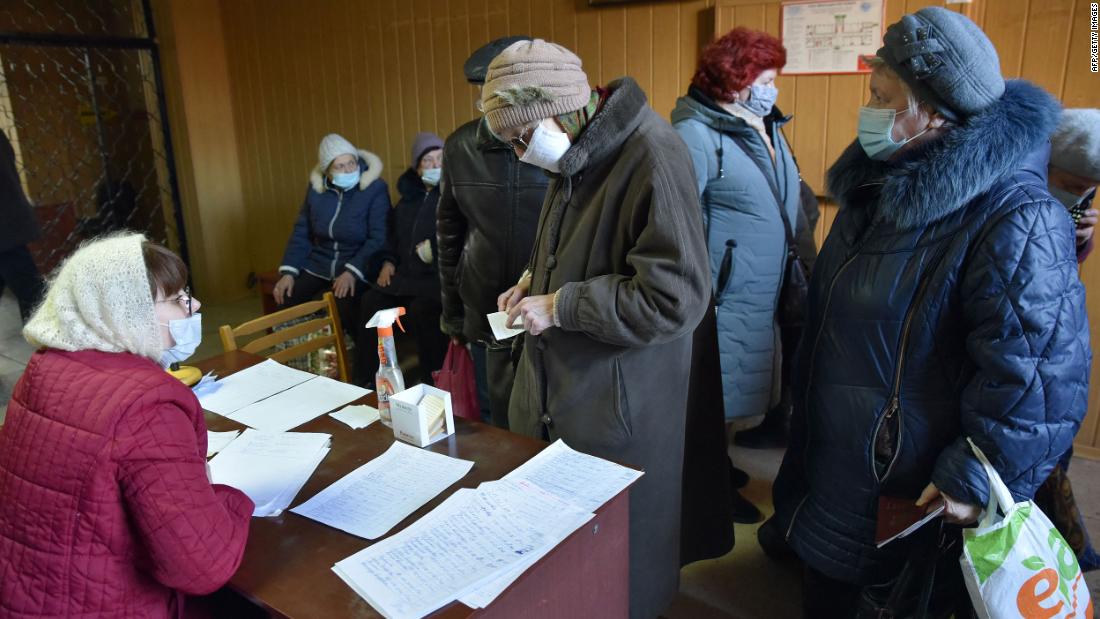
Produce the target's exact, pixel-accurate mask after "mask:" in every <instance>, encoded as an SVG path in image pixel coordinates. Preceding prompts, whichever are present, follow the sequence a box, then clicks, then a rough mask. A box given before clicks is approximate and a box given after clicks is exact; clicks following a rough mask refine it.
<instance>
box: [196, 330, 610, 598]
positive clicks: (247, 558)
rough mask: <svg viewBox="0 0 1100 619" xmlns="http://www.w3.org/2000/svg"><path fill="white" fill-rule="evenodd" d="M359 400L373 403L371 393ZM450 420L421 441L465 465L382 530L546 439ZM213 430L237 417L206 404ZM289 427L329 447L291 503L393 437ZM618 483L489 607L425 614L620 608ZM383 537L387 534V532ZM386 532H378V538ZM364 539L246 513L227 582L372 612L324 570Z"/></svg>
mask: <svg viewBox="0 0 1100 619" xmlns="http://www.w3.org/2000/svg"><path fill="white" fill-rule="evenodd" d="M262 360H263V359H262V358H261V357H258V356H256V355H252V354H249V353H246V352H243V351H234V352H230V353H225V354H223V355H219V356H217V357H213V358H211V359H207V360H205V361H202V362H200V363H196V364H195V365H196V366H198V367H199V368H200V369H202V371H203V372H204V373H205V372H208V371H210V370H213V371H215V372H216V373H217V374H218V376H221V377H224V376H227V375H229V374H232V373H233V372H236V371H238V370H241V369H244V368H246V367H249V366H251V365H255V364H256V363H259V362H260V361H262ZM358 403H361V404H370V405H372V406H374V405H376V403H377V400H376V398H375V395H374V394H373V393H372V394H370V395H368V396H367V397H365V398H363V399H362V400H360V401H359V402H358ZM455 421H456V423H457V429H456V431H455V434H454V435H453V436H450V437H447V438H446V439H443V440H441V441H439V442H437V443H435V444H433V445H431V446H429V447H428V448H427V449H431V450H432V451H435V452H438V453H442V454H446V455H449V456H453V457H455V458H462V459H464V460H472V461H473V462H474V467H473V468H472V469H471V470H470V472H469V473H468V474H467V475H466V476H465V477H463V478H462V479H461V480H459V482H458V483H457V484H455V485H453V486H451V487H450V488H448V489H446V490H444V491H443V492H442V493H441V494H440V495H439V496H438V497H436V498H435V499H433V500H432V501H429V502H428V504H427V505H425V506H424V507H422V508H420V509H419V510H417V511H416V512H414V513H413V514H412V515H411V516H409V517H408V518H406V519H405V520H404V521H402V522H401V523H400V524H398V525H397V526H396V527H394V528H393V530H391V531H390V533H389V535H392V534H393V533H396V532H398V531H400V530H402V529H404V528H405V527H406V526H408V525H409V524H411V523H412V522H414V521H416V520H417V519H419V518H420V517H421V516H424V515H425V514H427V513H428V512H429V511H431V510H432V509H434V508H435V507H436V506H437V505H439V503H441V502H442V501H443V500H444V499H445V498H447V497H448V496H450V495H451V493H453V492H454V491H455V490H457V489H458V488H476V487H477V486H478V484H480V483H481V482H483V481H492V480H495V479H500V478H501V477H503V476H504V475H506V474H507V473H509V472H510V471H511V470H512V469H514V468H516V467H517V466H519V465H520V464H523V463H524V462H526V461H527V460H529V459H530V458H531V457H532V456H534V455H535V454H537V453H538V452H539V451H541V450H542V449H543V448H544V447H546V443H544V442H542V441H537V440H534V439H530V438H527V437H523V436H520V435H518V434H513V433H511V432H506V431H503V430H500V429H497V428H494V427H492V426H488V425H485V424H481V423H476V422H469V421H466V420H463V419H455ZM206 423H207V426H208V427H209V428H210V429H211V430H214V431H225V430H239V429H241V428H242V427H243V426H241V425H240V424H238V423H236V422H234V421H232V420H230V419H226V418H225V417H221V416H219V415H215V414H213V413H210V412H207V413H206ZM295 431H300V432H325V433H328V434H331V435H332V450H331V451H330V452H329V454H328V456H327V457H326V458H325V460H324V461H323V462H322V463H321V465H320V466H319V467H318V468H317V471H316V472H315V473H314V474H313V476H312V477H310V479H309V481H308V482H307V483H306V485H305V487H304V488H303V489H302V491H301V492H299V493H298V496H297V497H296V498H295V499H294V501H293V502H292V503H291V505H292V506H294V505H299V504H301V503H303V502H304V501H305V500H307V499H308V498H310V497H312V496H313V495H315V494H317V493H318V492H320V491H321V490H322V489H324V488H326V487H328V486H329V485H330V484H332V483H333V482H335V481H336V480H338V479H340V478H341V477H343V476H344V475H347V474H348V473H350V472H351V471H353V470H354V469H356V468H358V467H359V466H361V465H363V464H364V463H366V462H367V461H369V460H371V459H373V458H375V457H377V456H379V455H381V454H382V452H384V451H385V450H386V449H388V448H389V446H390V445H391V444H392V443H393V442H394V438H393V432H392V431H391V430H390V429H389V428H387V427H386V426H384V425H382V424H381V423H378V422H376V423H374V424H371V426H370V427H368V428H365V429H363V430H352V429H351V428H349V427H347V426H345V425H344V424H342V423H340V422H339V421H336V420H335V419H332V418H331V417H329V416H328V415H323V416H321V417H318V418H317V419H314V420H313V421H311V422H309V423H307V424H304V425H302V426H300V427H298V428H295ZM628 492H629V490H625V491H623V492H622V493H620V494H619V495H618V496H616V497H615V498H613V499H612V500H610V501H608V502H607V503H605V504H604V505H603V507H601V508H600V509H599V510H597V511H596V517H595V518H593V519H592V520H591V521H590V522H588V524H586V525H584V526H582V527H581V528H580V529H578V530H577V531H574V532H573V534H572V535H570V536H569V537H568V538H566V539H565V541H563V542H562V543H561V544H559V545H558V546H557V547H556V548H555V549H554V550H552V551H551V552H550V553H549V554H547V555H546V556H545V557H543V558H542V560H540V561H539V562H538V563H536V564H535V565H534V566H533V567H531V569H529V570H527V572H525V573H524V574H523V575H522V576H521V577H520V578H519V579H518V580H517V581H516V582H515V583H513V584H512V586H511V587H509V588H508V590H507V591H505V592H504V593H503V594H501V595H500V597H498V598H497V599H496V601H495V602H493V604H492V605H490V606H489V608H486V609H480V610H473V609H470V608H469V607H467V606H465V605H462V604H459V603H457V602H455V603H452V604H450V605H449V606H447V607H445V608H443V609H441V610H439V611H438V612H436V613H434V614H432V615H431V616H432V617H439V618H447V619H453V618H459V617H479V618H481V617H486V618H489V617H494V618H495V617H500V618H509V619H510V618H515V617H525V618H526V617H530V618H536V619H541V618H544V617H545V618H546V619H556V618H559V617H578V618H580V617H601V618H604V617H606V618H608V619H611V618H615V617H626V616H627V615H628V603H629V600H628V586H627V585H628V578H629V572H628V560H629V519H628V511H627V507H628ZM387 537H388V536H387ZM382 539H385V538H382ZM371 543H372V542H370V541H369V540H365V539H361V538H358V537H355V536H354V535H351V534H348V533H345V532H343V531H339V530H337V529H333V528H331V527H328V526H325V525H323V524H321V523H319V522H316V521H313V520H310V519H308V518H305V517H303V516H299V515H298V514H293V513H290V512H289V511H285V512H283V513H282V514H281V515H279V516H278V517H275V518H253V519H252V523H251V527H250V528H249V536H248V544H247V546H246V548H245V553H244V560H243V561H242V563H241V567H240V569H238V570H237V573H236V574H235V575H234V576H233V578H232V579H231V580H230V581H229V586H230V587H231V588H233V589H234V590H236V591H237V592H238V593H240V594H242V595H244V596H245V597H247V598H248V599H249V600H251V601H252V602H254V603H256V604H258V605H259V606H261V607H263V608H264V609H265V610H267V611H269V612H271V613H272V614H274V615H276V616H284V617H294V618H301V617H379V616H380V615H379V614H378V613H377V612H376V611H375V610H374V608H372V607H371V606H370V605H369V604H367V602H366V601H365V600H363V599H362V598H360V597H359V596H358V595H357V594H356V593H355V592H354V591H352V590H351V588H350V587H348V586H347V585H346V584H344V582H343V581H342V580H340V578H339V577H337V576H336V574H334V573H333V572H332V566H333V565H334V564H335V563H336V562H337V561H340V560H342V559H345V558H347V557H349V556H351V555H352V554H354V553H356V552H358V551H360V550H362V549H363V548H366V547H367V546H370V545H371Z"/></svg>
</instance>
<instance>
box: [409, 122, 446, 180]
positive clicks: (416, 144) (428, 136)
mask: <svg viewBox="0 0 1100 619" xmlns="http://www.w3.org/2000/svg"><path fill="white" fill-rule="evenodd" d="M441 148H443V139H442V138H440V137H439V136H438V135H436V134H434V133H428V132H427V131H421V132H420V133H418V134H416V136H415V137H413V143H412V151H411V152H412V169H414V170H415V169H416V167H417V166H418V165H420V159H421V158H422V157H423V156H424V155H427V154H428V152H429V151H433V150H437V149H441Z"/></svg>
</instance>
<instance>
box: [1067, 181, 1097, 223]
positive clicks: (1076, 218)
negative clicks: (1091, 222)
mask: <svg viewBox="0 0 1100 619" xmlns="http://www.w3.org/2000/svg"><path fill="white" fill-rule="evenodd" d="M1094 197H1096V187H1090V188H1089V190H1088V191H1086V192H1085V193H1083V194H1081V197H1080V198H1078V200H1077V201H1076V202H1074V203H1073V206H1071V207H1069V216H1070V217H1072V218H1073V225H1077V224H1078V223H1080V221H1081V217H1083V216H1084V214H1085V211H1087V210H1089V207H1091V206H1092V199H1093V198H1094Z"/></svg>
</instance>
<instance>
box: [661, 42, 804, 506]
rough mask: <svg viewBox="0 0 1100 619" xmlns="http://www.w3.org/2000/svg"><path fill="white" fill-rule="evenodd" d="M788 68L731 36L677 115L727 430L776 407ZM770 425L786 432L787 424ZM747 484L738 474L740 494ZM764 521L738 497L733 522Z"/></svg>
mask: <svg viewBox="0 0 1100 619" xmlns="http://www.w3.org/2000/svg"><path fill="white" fill-rule="evenodd" d="M786 62H787V51H786V50H785V49H784V48H783V45H782V44H781V43H780V42H779V40H778V39H776V38H775V37H773V36H771V35H769V34H767V33H764V32H758V31H755V30H749V29H747V28H737V29H734V30H732V31H730V32H729V33H727V34H726V35H725V36H723V37H722V38H720V39H718V40H717V41H714V42H713V43H711V44H710V45H709V46H708V47H707V48H706V50H704V52H703V56H702V58H701V59H700V60H699V67H698V69H697V70H696V72H695V76H694V77H693V78H692V83H691V87H690V89H689V90H688V94H687V96H684V97H681V98H680V99H679V100H678V101H677V104H676V109H675V110H673V112H672V122H673V126H674V127H675V128H676V130H677V131H678V132H679V133H680V137H682V138H683V139H684V142H686V143H687V146H688V150H689V151H690V152H691V157H692V162H693V164H694V167H695V178H696V186H697V189H698V191H699V195H700V204H701V206H702V213H701V216H702V218H703V225H704V228H705V231H706V235H707V247H708V249H709V252H710V267H711V276H712V280H711V283H712V286H713V291H714V304H715V306H716V307H715V310H716V312H715V313H716V315H717V323H718V349H719V354H720V359H721V364H720V365H721V373H722V377H721V383H722V399H723V403H724V409H725V418H726V423H727V427H730V426H732V425H733V424H734V422H737V421H738V420H742V419H747V418H752V417H759V416H761V415H765V414H766V413H768V412H769V411H770V410H772V409H773V408H778V406H777V405H778V400H779V397H778V395H779V388H778V386H779V374H780V363H779V362H778V360H779V358H780V354H779V341H780V338H779V328H778V326H777V324H776V319H775V315H776V306H777V300H778V298H779V290H780V286H782V284H783V279H784V273H785V272H786V269H787V259H788V251H789V250H790V249H791V248H792V247H793V243H792V242H791V241H792V239H793V237H794V229H793V226H794V225H795V223H796V222H799V223H801V222H800V212H801V209H800V180H799V174H798V168H797V166H796V164H795V161H794V157H793V156H792V155H791V151H790V147H789V145H788V144H787V141H786V139H785V138H784V137H783V133H782V131H781V127H782V126H783V125H784V124H786V123H787V122H788V121H789V120H790V117H788V116H783V115H782V113H780V111H779V110H778V109H777V108H776V107H775V100H776V97H777V95H778V94H779V91H778V90H777V89H776V87H775V78H776V76H777V75H778V73H779V70H780V69H782V68H783V65H785V64H786ZM766 419H768V421H767V422H766V423H769V424H773V425H774V424H775V423H778V424H779V429H780V431H781V430H782V423H783V415H776V414H772V415H769V416H768V417H767V418H766ZM738 478H740V479H739V480H738ZM745 481H747V476H746V475H745V474H744V473H743V472H739V471H735V473H734V485H735V486H736V485H743V483H744V482H745ZM738 482H740V483H738ZM759 517H760V512H759V511H758V510H756V508H755V507H753V506H752V504H751V503H748V501H747V500H745V499H743V498H740V497H739V495H738V496H737V497H736V498H735V515H734V520H735V521H737V522H755V521H756V520H758V519H759Z"/></svg>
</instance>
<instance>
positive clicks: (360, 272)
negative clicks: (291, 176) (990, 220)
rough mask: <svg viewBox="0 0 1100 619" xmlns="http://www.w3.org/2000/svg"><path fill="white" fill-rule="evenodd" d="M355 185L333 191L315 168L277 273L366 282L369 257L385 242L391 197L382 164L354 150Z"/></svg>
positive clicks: (332, 187) (322, 171)
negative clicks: (347, 274)
mask: <svg viewBox="0 0 1100 619" xmlns="http://www.w3.org/2000/svg"><path fill="white" fill-rule="evenodd" d="M359 170H360V172H359V184H358V185H356V186H355V187H352V188H351V189H348V190H347V191H341V190H340V188H339V187H334V186H333V185H332V184H331V183H330V182H328V178H327V177H326V176H325V173H324V170H322V169H321V168H320V166H318V167H316V168H314V169H313V172H312V173H310V175H309V188H308V189H306V198H305V200H304V201H303V203H302V210H301V211H300V212H299V213H298V220H297V221H295V222H294V230H293V231H292V232H291V233H290V240H289V241H287V244H286V251H285V252H284V253H283V262H282V264H281V265H280V266H279V272H280V273H284V274H290V275H294V276H295V277H297V276H298V275H299V274H301V272H302V271H307V272H309V273H312V274H314V275H316V276H318V277H323V278H325V279H335V278H336V276H338V275H340V274H341V273H343V272H344V271H345V270H346V271H349V272H351V273H352V274H353V275H355V277H357V278H358V279H359V281H362V282H365V281H367V279H368V278H369V277H371V276H372V274H371V273H369V272H368V271H369V269H368V266H367V265H368V263H369V261H370V257H371V256H372V255H373V254H374V253H375V252H377V251H378V250H380V249H382V246H383V245H384V244H385V242H386V215H387V214H389V212H390V194H389V191H388V190H387V188H386V181H383V180H382V179H381V178H379V176H380V175H381V174H382V160H381V159H379V158H378V156H377V155H375V154H374V153H369V152H367V151H365V150H360V151H359Z"/></svg>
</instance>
